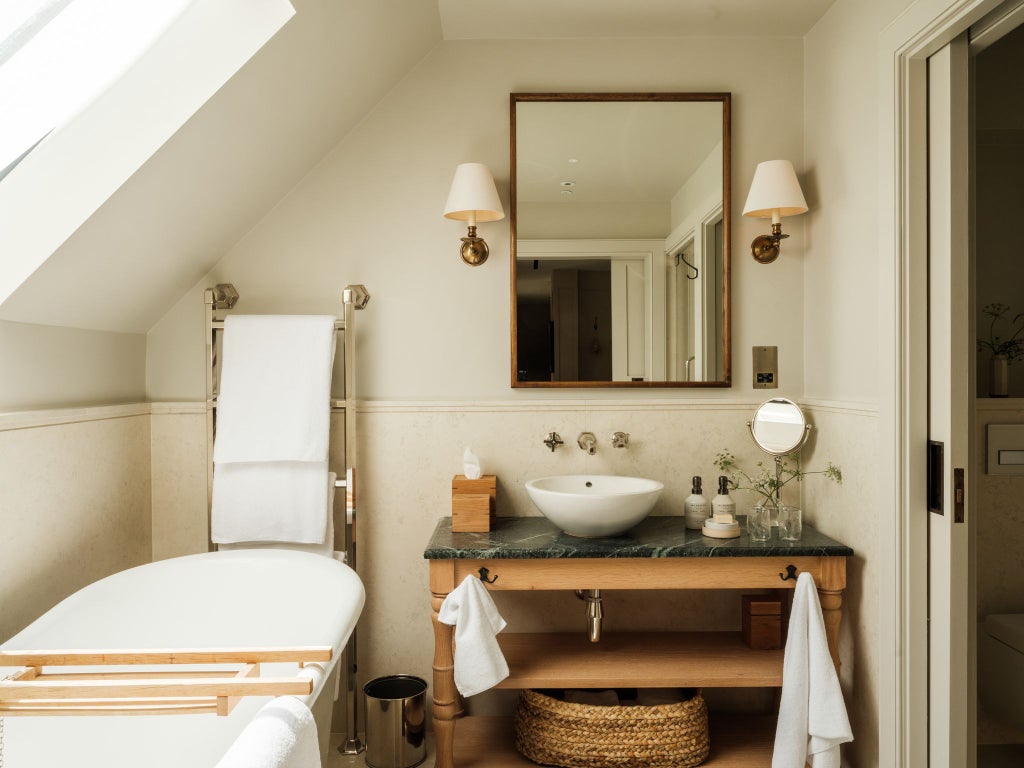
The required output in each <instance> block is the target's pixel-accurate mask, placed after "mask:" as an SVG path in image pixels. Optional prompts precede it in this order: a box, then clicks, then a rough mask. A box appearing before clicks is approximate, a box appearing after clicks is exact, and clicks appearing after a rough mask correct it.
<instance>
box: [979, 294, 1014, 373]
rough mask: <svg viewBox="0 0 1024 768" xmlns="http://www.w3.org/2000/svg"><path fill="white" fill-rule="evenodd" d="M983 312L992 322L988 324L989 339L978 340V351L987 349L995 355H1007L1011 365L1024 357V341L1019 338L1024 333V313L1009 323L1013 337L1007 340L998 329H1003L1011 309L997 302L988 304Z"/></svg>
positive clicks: (983, 308)
mask: <svg viewBox="0 0 1024 768" xmlns="http://www.w3.org/2000/svg"><path fill="white" fill-rule="evenodd" d="M981 311H982V313H983V314H986V315H988V316H989V317H990V318H992V320H991V322H989V324H988V338H987V339H978V349H987V350H988V351H989V352H991V353H992V354H993V355H1006V357H1007V360H1008V362H1011V363H1012V362H1013V361H1014V360H1020V359H1021V358H1022V357H1024V339H1019V338H1017V337H1018V336H1020V334H1021V333H1022V332H1024V323H1022V322H1021V320H1022V319H1024V313H1021V314H1019V315H1016V316H1015V317H1014V318H1013V320H1010V321H1009V323H1010V330H1011V331H1013V335H1012V336H1010V337H1009V338H1008V339H1006V338H1003V337H1002V336H1001V335H1000V334H998V333H997V332H996V331H997V327H1001V326H1002V325H1003V323H1004V322H1005V321H1006V320H1005V318H1006V315H1007V313H1008V312H1009V311H1010V307H1009V306H1007V305H1006V304H1000V303H998V302H996V303H994V304H986V305H985V306H984V307H982V309H981Z"/></svg>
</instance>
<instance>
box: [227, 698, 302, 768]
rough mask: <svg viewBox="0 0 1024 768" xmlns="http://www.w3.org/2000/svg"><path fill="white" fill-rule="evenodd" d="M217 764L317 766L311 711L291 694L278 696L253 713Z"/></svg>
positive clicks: (239, 767) (279, 767) (277, 767)
mask: <svg viewBox="0 0 1024 768" xmlns="http://www.w3.org/2000/svg"><path fill="white" fill-rule="evenodd" d="M217 768H320V743H319V741H318V739H317V733H316V722H314V720H313V714H312V713H311V712H310V711H309V708H308V707H307V706H306V705H305V704H303V703H302V702H301V701H299V700H298V699H296V698H295V697H294V696H279V697H278V698H276V699H274V700H273V701H271V702H270V703H269V704H267V705H266V706H264V707H263V708H262V709H261V710H260V711H259V712H257V713H256V717H254V718H253V719H252V721H251V722H250V723H249V724H248V725H247V726H245V729H244V730H243V731H242V732H241V733H240V734H239V735H238V738H237V739H235V743H234V744H232V745H231V747H230V748H229V749H228V751H227V752H225V753H224V757H222V758H221V759H220V761H219V762H218V763H217Z"/></svg>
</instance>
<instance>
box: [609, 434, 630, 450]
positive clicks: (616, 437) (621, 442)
mask: <svg viewBox="0 0 1024 768" xmlns="http://www.w3.org/2000/svg"><path fill="white" fill-rule="evenodd" d="M612 445H613V446H614V447H615V448H625V447H626V446H627V445H629V432H616V433H615V434H613V435H612Z"/></svg>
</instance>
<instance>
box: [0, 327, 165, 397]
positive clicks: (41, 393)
mask: <svg viewBox="0 0 1024 768" xmlns="http://www.w3.org/2000/svg"><path fill="white" fill-rule="evenodd" d="M0 361H3V363H2V365H3V375H2V376H0V413H2V412H5V411H22V410H30V409H38V408H58V407H66V406H69V405H96V404H100V403H126V402H138V401H141V400H144V399H145V379H146V337H145V335H143V334H141V333H107V332H104V331H84V330H81V329H78V328H59V327H56V326H50V325H30V324H27V323H10V322H5V321H0Z"/></svg>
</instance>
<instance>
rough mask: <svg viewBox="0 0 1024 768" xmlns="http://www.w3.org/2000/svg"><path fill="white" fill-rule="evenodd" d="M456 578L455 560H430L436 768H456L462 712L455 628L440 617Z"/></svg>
mask: <svg viewBox="0 0 1024 768" xmlns="http://www.w3.org/2000/svg"><path fill="white" fill-rule="evenodd" d="M435 564H436V565H435ZM445 566H447V567H445ZM454 580H455V569H454V564H453V562H452V561H451V560H440V561H439V560H432V561H431V562H430V592H431V600H430V605H431V608H432V611H433V613H432V615H431V621H433V623H434V695H433V700H434V715H433V722H434V739H435V743H436V747H435V748H436V757H435V762H434V765H435V767H436V768H454V765H455V718H456V717H458V716H459V715H460V714H461V712H460V710H461V707H460V706H459V694H458V691H457V690H456V688H455V645H454V630H455V628H454V627H452V626H450V625H448V624H442V623H441V622H440V621H438V620H437V613H438V611H440V610H441V603H443V602H444V599H445V598H446V597H447V596H448V593H449V592H450V591H451V590H452V589H454V588H455V583H454Z"/></svg>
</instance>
